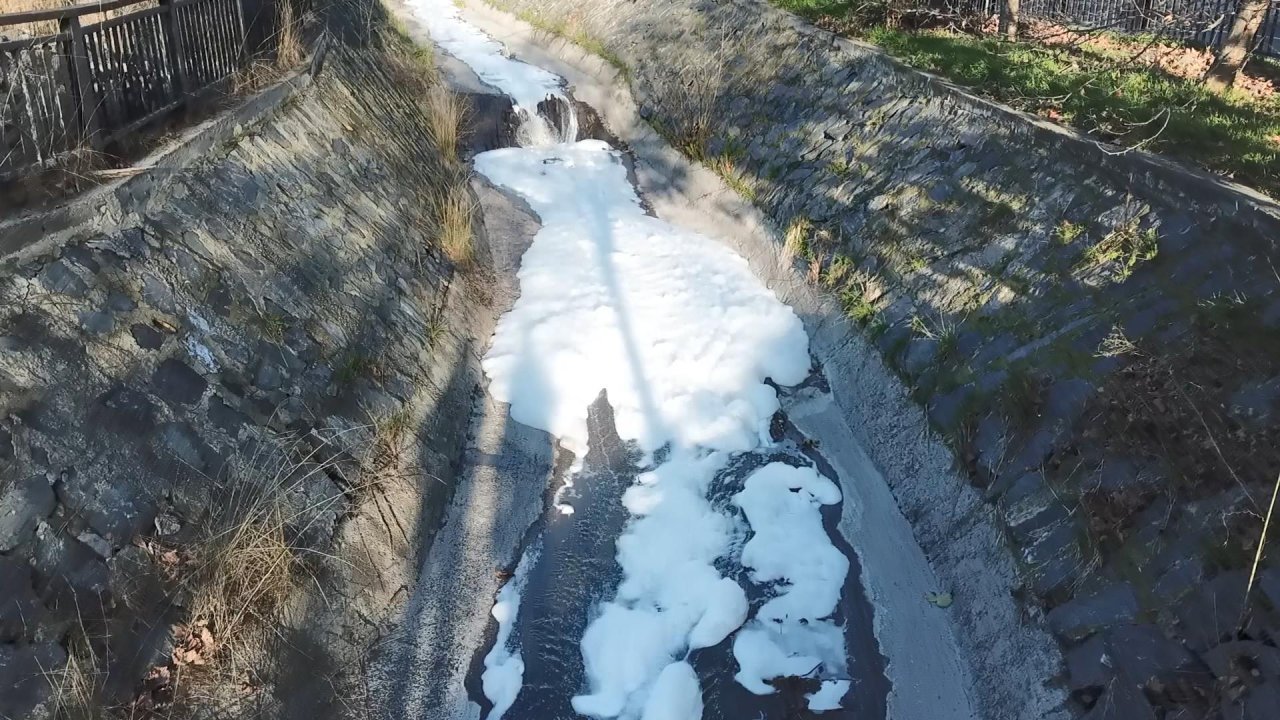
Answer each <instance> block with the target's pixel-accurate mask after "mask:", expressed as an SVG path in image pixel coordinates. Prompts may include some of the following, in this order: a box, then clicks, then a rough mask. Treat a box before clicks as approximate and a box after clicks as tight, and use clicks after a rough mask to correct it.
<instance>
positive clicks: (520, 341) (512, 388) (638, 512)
mask: <svg viewBox="0 0 1280 720" xmlns="http://www.w3.org/2000/svg"><path fill="white" fill-rule="evenodd" d="M475 167H476V170H477V172H479V173H480V174H482V175H484V176H485V177H487V178H489V179H490V180H491V181H493V182H494V183H496V184H498V185H501V186H503V187H506V188H509V189H510V190H513V191H515V192H516V193H517V194H519V195H520V196H522V197H523V198H524V199H525V200H526V201H527V202H528V203H529V205H530V207H531V208H532V209H533V210H534V212H536V213H537V214H538V215H539V217H540V218H541V220H542V229H541V230H539V232H538V234H537V235H536V237H535V238H534V241H533V244H532V245H531V246H530V248H529V249H528V251H526V253H525V255H524V258H523V260H522V263H521V268H520V271H519V280H520V297H519V299H518V300H517V301H516V303H515V307H513V308H512V310H511V311H510V312H509V313H507V314H506V315H504V316H503V317H502V319H501V320H500V321H499V323H498V327H497V331H496V334H495V336H494V339H493V343H492V346H491V348H490V350H489V353H488V355H487V356H486V357H485V360H484V368H485V372H486V373H487V374H488V376H489V378H490V386H489V387H490V391H491V392H492V393H493V394H494V396H495V397H496V398H498V399H500V400H504V401H506V402H509V403H510V404H511V415H512V417H513V418H515V419H516V420H518V421H520V422H523V423H525V424H528V425H532V426H534V427H539V428H543V429H546V430H549V431H551V432H552V433H554V434H556V435H557V436H559V437H560V439H561V441H562V442H563V443H564V444H565V445H566V446H567V447H569V448H571V449H573V450H574V451H575V452H577V453H578V454H579V455H581V454H582V453H583V451H585V449H586V444H587V422H586V421H587V418H586V408H587V406H588V405H590V404H591V402H592V401H593V400H594V399H595V397H596V396H597V395H598V394H599V392H600V390H601V389H602V388H603V389H606V390H607V391H608V396H609V401H610V404H611V405H612V406H613V409H614V419H615V422H616V425H617V428H618V432H619V434H620V435H621V436H622V437H624V438H630V439H634V440H636V441H637V442H638V444H639V445H640V447H641V448H642V449H643V450H645V451H647V452H651V451H653V450H656V449H658V448H659V447H662V446H664V445H670V446H671V447H672V448H673V449H672V451H671V453H670V456H669V457H668V459H667V460H666V461H665V462H664V463H662V464H661V465H659V466H658V467H656V468H655V469H654V470H652V471H651V472H648V473H645V474H644V475H642V476H641V477H640V478H639V479H638V481H637V483H636V484H635V486H633V487H632V488H630V489H629V490H628V491H627V492H626V493H625V495H624V498H623V502H624V504H625V505H626V507H627V508H628V510H629V511H630V512H631V513H632V515H633V520H632V521H631V522H630V523H629V524H628V526H627V528H626V530H625V532H624V533H623V535H622V537H620V538H619V539H618V542H617V546H618V555H617V557H618V563H619V565H620V566H621V567H622V571H623V578H624V579H623V582H622V583H621V585H620V586H619V587H618V590H617V593H616V596H615V597H614V598H613V599H612V600H610V601H608V602H605V603H603V604H602V605H601V606H600V607H599V608H598V613H599V614H598V617H596V618H595V619H594V620H593V622H592V623H591V624H590V626H589V627H588V629H587V632H586V633H585V635H584V637H583V640H582V650H583V660H584V664H585V668H586V673H587V680H588V692H587V693H585V694H584V695H582V696H579V697H577V698H575V699H574V708H575V710H577V711H578V712H580V713H582V714H585V715H590V716H593V717H618V716H624V717H639V716H640V715H641V713H643V712H646V710H645V708H646V707H647V704H646V703H647V700H646V699H647V698H649V697H651V696H652V694H653V693H654V692H655V691H656V690H655V689H656V688H657V687H658V684H657V683H658V678H659V676H660V675H661V673H662V672H663V669H664V668H667V667H668V666H670V665H671V663H672V662H673V661H674V660H678V659H680V658H681V657H682V656H683V655H684V654H685V653H687V652H688V651H689V650H690V649H693V648H698V647H707V646H710V645H714V644H716V643H719V642H721V641H722V640H724V639H725V638H726V637H727V636H728V635H729V634H730V633H732V632H733V631H734V630H735V629H736V628H738V627H739V626H740V625H741V624H742V622H743V621H744V619H745V618H746V614H747V601H746V596H745V594H744V593H743V591H742V589H741V588H740V587H738V585H737V584H736V583H734V582H733V581H732V580H729V579H727V578H725V577H723V576H722V575H721V573H720V572H719V571H718V570H717V569H716V568H715V565H714V563H715V561H716V560H717V559H718V558H720V557H723V556H724V555H726V554H727V553H728V552H729V550H730V548H731V547H732V540H733V538H734V537H735V532H736V528H735V525H734V522H733V520H732V518H730V517H729V516H727V515H725V514H723V513H721V512H718V511H716V510H714V509H713V508H712V506H711V504H710V503H709V502H708V501H707V490H708V485H709V483H710V481H711V479H712V478H713V476H714V475H715V472H716V471H717V470H718V469H720V468H721V467H723V466H724V464H725V462H726V460H727V457H728V456H727V453H732V452H741V451H746V450H750V449H753V448H755V447H757V446H758V445H759V443H760V441H761V438H762V437H763V436H764V435H765V433H766V431H767V424H768V420H769V418H770V416H771V415H772V414H773V412H774V411H775V410H776V409H777V407H778V401H777V396H776V394H775V393H774V391H773V389H772V388H770V387H769V386H768V385H766V384H765V383H764V382H763V381H764V379H765V378H772V379H774V380H775V381H777V382H780V383H783V384H794V383H797V382H799V381H801V380H803V379H804V377H805V376H806V375H807V373H808V370H809V358H808V341H807V338H806V336H805V334H804V330H803V327H802V326H801V324H800V322H799V319H798V318H796V316H795V314H794V313H793V312H792V311H791V310H790V308H788V307H787V306H785V305H783V304H782V303H780V302H779V301H778V300H777V298H776V297H774V296H773V294H772V293H771V292H769V290H768V289H767V288H765V287H763V286H761V285H760V283H759V282H758V281H757V280H756V278H755V276H754V275H753V274H752V272H751V270H750V268H749V267H748V266H747V263H746V261H745V260H743V259H742V258H740V257H738V256H737V255H735V254H734V253H732V252H731V251H729V250H728V249H727V248H725V247H724V246H722V245H720V244H719V243H716V242H715V241H712V240H710V239H709V238H706V237H703V236H701V235H697V234H695V233H690V232H687V231H683V230H680V229H678V228H675V227H673V226H671V225H669V224H667V223H665V222H662V221H661V220H657V219H655V218H652V217H649V216H647V215H645V214H644V211H643V210H642V208H641V207H640V203H639V200H638V198H637V197H636V195H635V192H634V190H633V189H632V187H631V185H630V183H629V182H628V179H627V176H626V169H625V167H624V166H623V164H622V160H621V157H620V155H619V154H618V153H617V152H616V151H614V150H612V149H611V148H609V147H608V146H607V145H606V144H604V143H601V142H597V141H584V142H580V143H576V144H573V145H557V146H553V147H546V148H519V149H505V150H496V151H492V152H488V153H484V154H482V155H480V156H479V157H477V158H476V163H475ZM837 497H838V495H837Z"/></svg>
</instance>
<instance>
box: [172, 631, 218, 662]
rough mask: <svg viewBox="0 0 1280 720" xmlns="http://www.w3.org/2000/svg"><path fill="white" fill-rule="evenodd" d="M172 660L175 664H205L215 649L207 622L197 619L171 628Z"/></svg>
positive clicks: (215, 645)
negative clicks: (172, 640) (188, 623)
mask: <svg viewBox="0 0 1280 720" xmlns="http://www.w3.org/2000/svg"><path fill="white" fill-rule="evenodd" d="M173 639H174V642H173V662H174V664H175V665H178V666H182V665H205V664H207V663H208V662H209V661H210V660H211V659H212V658H213V655H214V653H215V652H216V651H217V644H216V643H215V642H214V639H213V632H212V631H211V630H209V626H208V623H207V622H206V621H204V620H197V621H196V622H194V623H192V624H190V625H177V626H176V627H174V629H173Z"/></svg>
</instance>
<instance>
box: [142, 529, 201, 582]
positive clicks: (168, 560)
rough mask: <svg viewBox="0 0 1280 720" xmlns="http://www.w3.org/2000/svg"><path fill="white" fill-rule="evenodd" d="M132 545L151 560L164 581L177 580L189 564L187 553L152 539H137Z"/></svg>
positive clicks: (189, 559)
mask: <svg viewBox="0 0 1280 720" xmlns="http://www.w3.org/2000/svg"><path fill="white" fill-rule="evenodd" d="M133 544H134V545H135V546H137V547H138V548H140V549H141V550H142V551H143V552H145V553H146V554H147V556H148V557H150V558H151V562H152V563H153V564H154V565H155V567H156V568H157V569H158V570H159V571H160V573H161V575H162V576H163V577H164V578H165V579H166V580H170V581H173V580H177V579H178V577H180V576H181V575H182V571H183V569H184V568H186V567H187V566H188V565H189V564H190V563H191V556H190V554H189V553H187V552H185V551H183V550H181V549H179V548H177V547H174V546H172V545H169V544H167V543H165V542H163V541H161V540H157V539H156V538H153V537H139V538H136V539H135V540H134V541H133Z"/></svg>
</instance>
